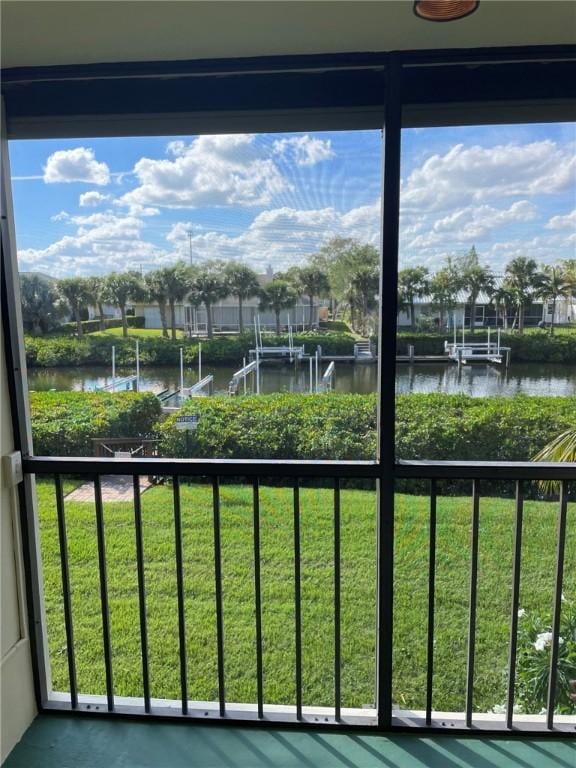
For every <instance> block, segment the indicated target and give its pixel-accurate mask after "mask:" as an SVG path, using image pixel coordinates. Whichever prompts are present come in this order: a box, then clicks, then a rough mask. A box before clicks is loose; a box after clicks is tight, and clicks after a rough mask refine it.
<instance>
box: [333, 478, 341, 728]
mask: <svg viewBox="0 0 576 768" xmlns="http://www.w3.org/2000/svg"><path fill="white" fill-rule="evenodd" d="M340 581H341V573H340V479H339V478H335V480H334V718H335V719H336V720H337V721H338V720H340V719H341V702H342V692H341V668H342V660H341V641H340V629H341V626H340V614H341V611H340Z"/></svg>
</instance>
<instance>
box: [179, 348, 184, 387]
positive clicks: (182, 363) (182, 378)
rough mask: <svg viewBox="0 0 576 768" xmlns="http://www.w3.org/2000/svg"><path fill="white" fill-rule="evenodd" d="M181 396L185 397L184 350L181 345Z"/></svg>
mask: <svg viewBox="0 0 576 768" xmlns="http://www.w3.org/2000/svg"><path fill="white" fill-rule="evenodd" d="M180 397H184V350H183V349H182V347H180Z"/></svg>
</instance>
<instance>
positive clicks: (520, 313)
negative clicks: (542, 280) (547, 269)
mask: <svg viewBox="0 0 576 768" xmlns="http://www.w3.org/2000/svg"><path fill="white" fill-rule="evenodd" d="M537 282H538V265H537V264H536V262H535V261H534V259H529V258H527V257H526V256H517V257H516V258H515V259H512V261H510V262H508V264H507V265H506V285H507V286H508V288H509V290H510V291H511V293H512V294H513V296H514V304H515V305H516V314H517V317H518V333H520V334H522V333H524V313H525V310H526V307H527V305H528V304H529V303H530V301H531V300H532V297H533V296H534V291H535V289H536V286H537Z"/></svg>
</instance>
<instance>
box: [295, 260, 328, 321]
mask: <svg viewBox="0 0 576 768" xmlns="http://www.w3.org/2000/svg"><path fill="white" fill-rule="evenodd" d="M298 280H299V283H300V286H301V291H302V293H303V294H305V295H306V296H308V301H309V306H310V310H309V314H308V328H310V329H311V328H312V325H313V324H314V297H315V296H318V297H322V296H328V294H329V293H330V281H329V280H328V276H327V275H326V272H324V271H323V270H321V269H319V268H318V267H301V268H300V269H299V270H298Z"/></svg>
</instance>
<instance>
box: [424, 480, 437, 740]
mask: <svg viewBox="0 0 576 768" xmlns="http://www.w3.org/2000/svg"><path fill="white" fill-rule="evenodd" d="M435 599H436V480H430V542H429V551H428V638H427V648H426V725H430V724H431V722H432V691H433V685H434V601H435Z"/></svg>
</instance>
